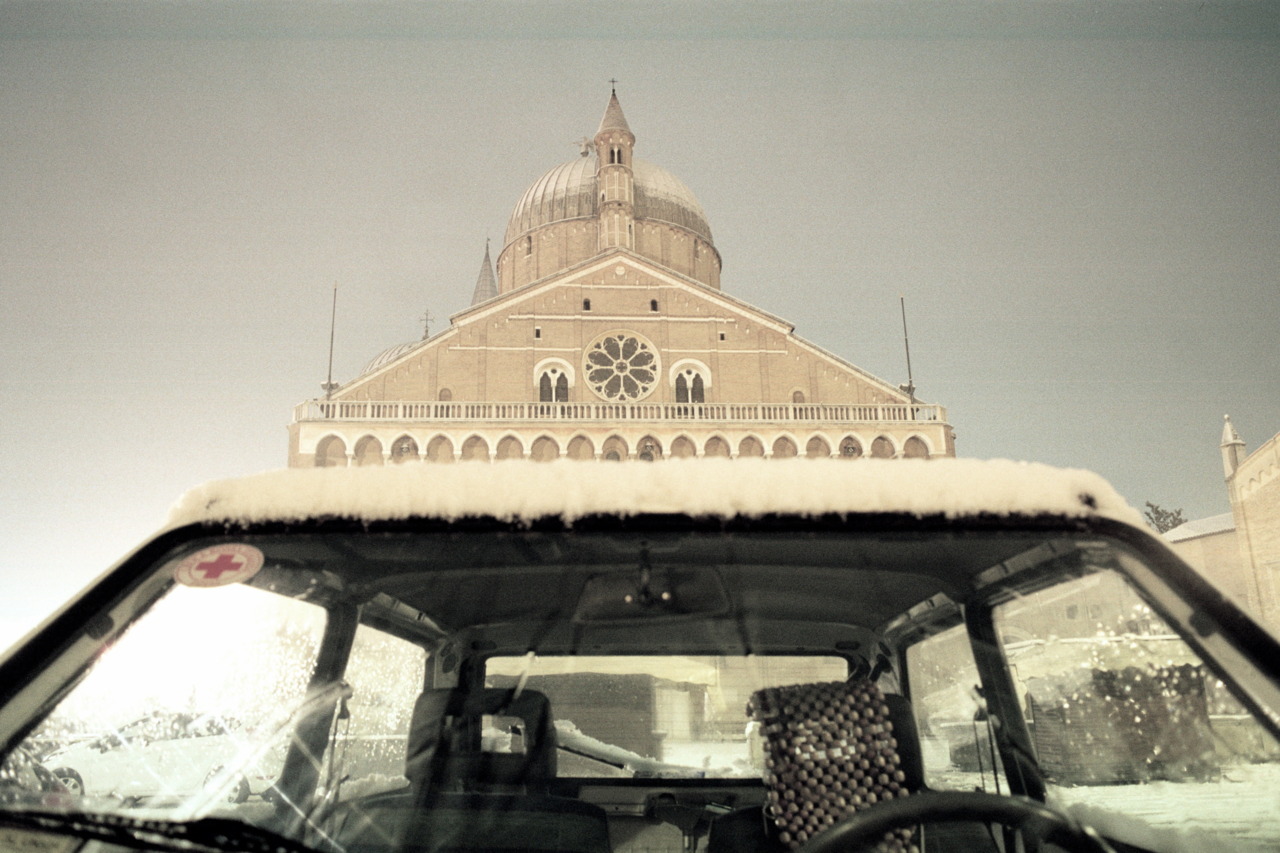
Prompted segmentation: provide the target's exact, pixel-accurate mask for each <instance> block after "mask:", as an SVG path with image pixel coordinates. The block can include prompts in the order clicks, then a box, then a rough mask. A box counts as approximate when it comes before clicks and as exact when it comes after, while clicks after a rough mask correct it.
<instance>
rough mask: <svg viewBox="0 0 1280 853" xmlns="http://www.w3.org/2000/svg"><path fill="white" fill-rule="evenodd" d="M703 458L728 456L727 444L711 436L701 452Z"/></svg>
mask: <svg viewBox="0 0 1280 853" xmlns="http://www.w3.org/2000/svg"><path fill="white" fill-rule="evenodd" d="M702 455H703V456H728V455H729V442H727V441H725V440H724V439H723V438H721V437H720V436H718V435H713V436H711V438H708V439H707V444H706V446H705V447H704V448H703V450H702Z"/></svg>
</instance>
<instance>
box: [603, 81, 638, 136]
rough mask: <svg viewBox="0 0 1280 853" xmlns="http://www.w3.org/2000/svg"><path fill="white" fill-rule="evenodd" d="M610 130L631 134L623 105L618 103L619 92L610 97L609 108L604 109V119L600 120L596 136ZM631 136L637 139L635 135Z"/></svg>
mask: <svg viewBox="0 0 1280 853" xmlns="http://www.w3.org/2000/svg"><path fill="white" fill-rule="evenodd" d="M610 130H625V131H626V132H627V133H631V128H630V127H628V126H627V118H626V116H624V115H623V114H622V104H619V103H618V93H617V91H614V92H613V94H611V95H610V96H609V106H607V107H605V108H604V118H602V119H600V128H599V129H598V130H597V131H596V135H597V136H598V135H600V134H601V133H605V132H607V131H610ZM631 135H632V137H633V138H634V137H635V134H631Z"/></svg>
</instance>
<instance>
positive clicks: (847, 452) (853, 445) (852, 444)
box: [840, 435, 862, 459]
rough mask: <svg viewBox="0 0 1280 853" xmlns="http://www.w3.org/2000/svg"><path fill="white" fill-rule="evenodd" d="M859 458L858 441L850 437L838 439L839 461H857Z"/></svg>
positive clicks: (860, 453)
mask: <svg viewBox="0 0 1280 853" xmlns="http://www.w3.org/2000/svg"><path fill="white" fill-rule="evenodd" d="M860 456H862V445H861V444H859V443H858V439H856V438H854V437H853V436H851V435H846V436H845V437H844V438H842V439H840V458H841V459H857V458H859V457H860Z"/></svg>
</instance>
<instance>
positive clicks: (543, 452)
mask: <svg viewBox="0 0 1280 853" xmlns="http://www.w3.org/2000/svg"><path fill="white" fill-rule="evenodd" d="M559 456H560V446H559V445H558V444H556V443H555V440H554V439H552V438H550V437H548V436H545V435H544V436H539V437H538V438H537V439H535V440H534V442H533V447H531V448H529V458H531V459H532V460H533V461H534V462H550V461H551V460H552V459H556V458H558V457H559Z"/></svg>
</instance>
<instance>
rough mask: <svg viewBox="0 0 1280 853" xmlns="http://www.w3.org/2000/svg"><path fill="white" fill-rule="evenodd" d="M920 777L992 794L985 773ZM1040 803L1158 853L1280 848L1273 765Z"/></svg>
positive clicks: (1090, 788) (1085, 788) (1053, 793)
mask: <svg viewBox="0 0 1280 853" xmlns="http://www.w3.org/2000/svg"><path fill="white" fill-rule="evenodd" d="M928 775H929V784H930V786H931V787H934V788H941V789H944V790H954V791H965V790H974V789H983V790H986V791H990V792H993V793H994V792H995V791H996V788H995V786H994V784H993V782H992V778H991V774H990V772H988V773H987V774H986V775H981V774H979V773H975V772H968V771H963V770H958V769H956V768H955V767H950V768H947V769H946V770H943V771H941V772H936V771H935V772H933V773H930V774H928ZM1003 792H1004V793H1006V794H1007V793H1008V789H1007V788H1005V789H1004V791H1003ZM1048 804H1049V805H1050V806H1053V807H1054V808H1057V809H1060V810H1062V811H1065V812H1067V813H1068V814H1070V815H1071V816H1072V817H1074V818H1075V819H1076V820H1078V821H1080V822H1081V823H1083V824H1086V825H1088V826H1092V827H1093V828H1094V829H1097V830H1098V831H1099V832H1101V833H1102V834H1103V835H1106V836H1108V837H1111V838H1115V839H1117V840H1119V841H1123V842H1126V843H1128V844H1132V845H1135V846H1137V847H1141V848H1144V849H1147V850H1159V851H1161V853H1207V851H1223V853H1226V851H1230V853H1237V851H1263V850H1269V851H1274V850H1276V849H1280V763H1271V764H1239V765H1233V766H1229V767H1225V768H1224V769H1223V772H1222V775H1221V776H1220V777H1218V778H1216V779H1213V780H1211V781H1205V782H1190V781H1183V782H1146V783H1142V784H1132V785H1125V784H1121V785H1079V786H1058V785H1050V786H1049V790H1048Z"/></svg>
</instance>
